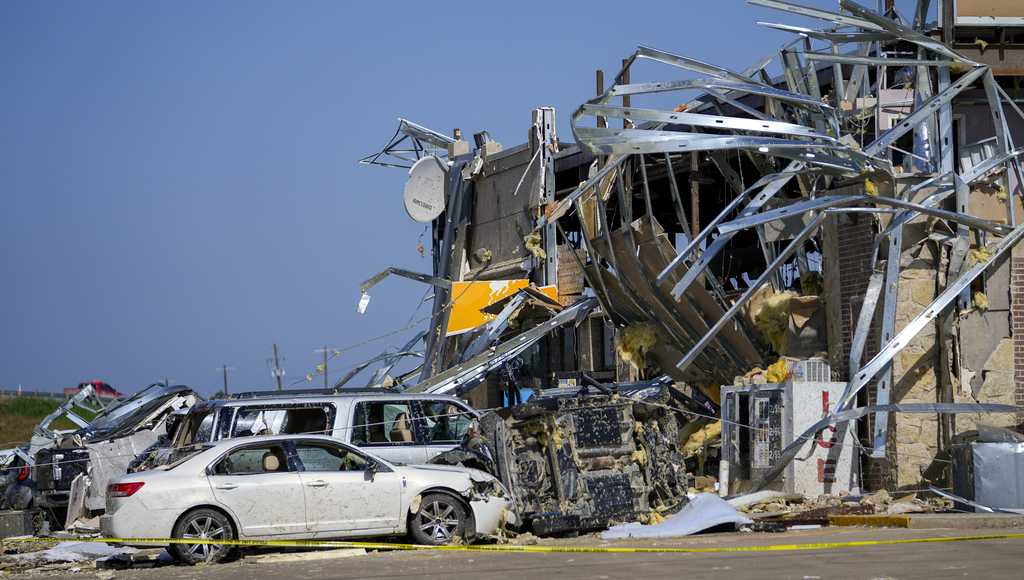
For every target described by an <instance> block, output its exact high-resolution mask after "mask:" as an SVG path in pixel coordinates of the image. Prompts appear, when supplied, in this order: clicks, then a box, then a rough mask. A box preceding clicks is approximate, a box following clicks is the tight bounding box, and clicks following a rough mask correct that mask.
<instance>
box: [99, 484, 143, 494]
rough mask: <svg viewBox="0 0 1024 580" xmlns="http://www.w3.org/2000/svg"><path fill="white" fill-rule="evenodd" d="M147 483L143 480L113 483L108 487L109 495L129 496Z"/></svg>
mask: <svg viewBox="0 0 1024 580" xmlns="http://www.w3.org/2000/svg"><path fill="white" fill-rule="evenodd" d="M143 485H145V484H144V483H143V482H141V481H129V482H127V483H111V484H110V486H109V487H107V495H109V496H110V497H129V496H131V495H132V494H134V493H135V492H137V491H139V490H140V489H142V486H143Z"/></svg>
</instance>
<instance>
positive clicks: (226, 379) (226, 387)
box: [217, 365, 235, 399]
mask: <svg viewBox="0 0 1024 580" xmlns="http://www.w3.org/2000/svg"><path fill="white" fill-rule="evenodd" d="M217 370H219V371H221V372H223V373H224V398H225V399H226V398H227V397H228V371H233V370H235V367H229V366H228V365H222V366H221V367H220V368H219V369H217Z"/></svg>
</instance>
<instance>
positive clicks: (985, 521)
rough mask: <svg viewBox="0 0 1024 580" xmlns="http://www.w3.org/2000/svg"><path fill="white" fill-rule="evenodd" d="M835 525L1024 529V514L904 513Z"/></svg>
mask: <svg viewBox="0 0 1024 580" xmlns="http://www.w3.org/2000/svg"><path fill="white" fill-rule="evenodd" d="M829 523H830V524H831V525H833V526H859V527H868V528H910V529H914V530H938V529H949V530H996V529H1013V528H1024V515H1017V514H984V513H982V514H979V513H956V514H900V515H873V516H872V515H861V516H858V515H849V516H830V517H829Z"/></svg>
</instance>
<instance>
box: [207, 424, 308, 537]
mask: <svg viewBox="0 0 1024 580" xmlns="http://www.w3.org/2000/svg"><path fill="white" fill-rule="evenodd" d="M207 478H208V480H209V482H210V487H211V488H212V490H213V495H214V497H215V498H216V499H217V502H218V503H220V504H221V505H223V506H224V507H226V508H227V509H228V511H230V512H231V513H232V515H234V517H235V520H236V521H237V522H238V524H239V526H240V527H241V534H242V535H243V536H246V537H255V536H277V535H282V534H303V533H306V532H307V523H306V502H305V496H304V494H303V493H302V480H301V479H300V478H299V474H298V473H297V472H296V471H294V470H289V468H288V461H287V456H286V455H285V452H284V449H283V448H282V447H281V446H280V445H276V444H275V445H268V444H262V445H261V444H249V445H243V446H239V447H236V448H235V449H232V450H231V452H230V453H228V455H227V456H226V457H224V458H223V459H222V460H220V461H219V462H218V463H217V464H216V465H215V466H214V469H213V474H212V475H209V476H207Z"/></svg>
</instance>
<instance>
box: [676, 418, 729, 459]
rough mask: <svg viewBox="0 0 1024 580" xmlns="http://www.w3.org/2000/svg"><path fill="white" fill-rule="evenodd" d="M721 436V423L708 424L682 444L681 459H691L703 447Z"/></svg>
mask: <svg viewBox="0 0 1024 580" xmlns="http://www.w3.org/2000/svg"><path fill="white" fill-rule="evenodd" d="M721 436H722V422H721V421H715V422H714V423H708V424H707V425H705V426H704V427H703V428H702V429H700V430H699V431H697V432H695V433H694V434H693V435H690V438H689V439H687V440H686V443H684V444H683V457H692V456H693V455H695V454H696V453H697V452H698V451H700V450H701V449H703V448H704V446H705V445H707V444H708V443H710V442H711V441H714V440H715V439H718V438H719V437H721Z"/></svg>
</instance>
